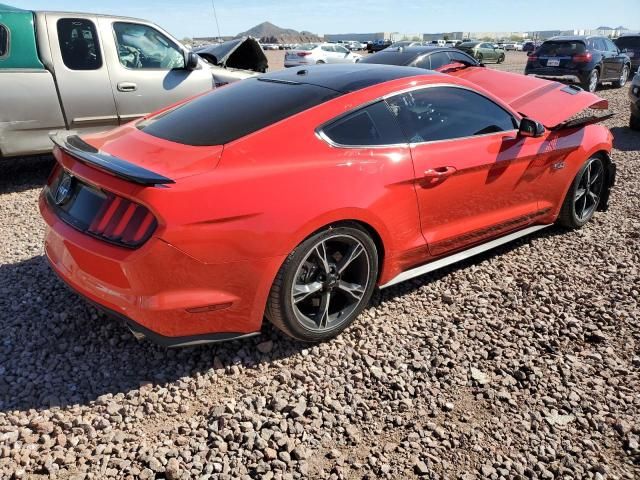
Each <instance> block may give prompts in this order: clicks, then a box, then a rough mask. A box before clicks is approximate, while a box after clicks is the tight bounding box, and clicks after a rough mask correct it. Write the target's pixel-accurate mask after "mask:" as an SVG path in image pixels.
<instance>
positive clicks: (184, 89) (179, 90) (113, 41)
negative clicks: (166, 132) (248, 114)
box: [99, 17, 214, 123]
mask: <svg viewBox="0 0 640 480" xmlns="http://www.w3.org/2000/svg"><path fill="white" fill-rule="evenodd" d="M99 24H100V31H101V33H102V36H103V38H105V45H104V47H105V56H106V59H107V62H108V64H109V74H110V78H111V87H112V91H113V96H114V98H115V101H116V108H117V111H118V117H119V120H120V123H126V122H129V121H131V120H135V119H136V118H139V117H142V116H144V115H146V114H148V113H150V112H153V111H155V110H158V109H160V108H162V107H165V106H167V105H170V104H172V103H175V102H177V101H179V100H182V99H184V98H187V97H191V96H193V95H196V94H199V93H202V92H205V91H207V90H211V89H212V88H213V87H214V80H213V75H212V72H211V70H210V69H209V68H207V67H206V65H205V64H204V62H200V64H199V65H198V67H197V68H196V69H195V70H187V69H185V60H184V49H183V48H182V47H181V46H180V45H179V44H178V43H177V42H176V41H174V40H173V39H172V38H171V37H170V36H169V35H168V34H166V33H165V32H163V31H161V30H160V29H159V28H158V27H156V26H155V25H152V24H147V23H143V22H138V21H133V20H126V21H122V20H118V19H110V18H108V17H101V18H100V19H99ZM107 38H108V40H107Z"/></svg>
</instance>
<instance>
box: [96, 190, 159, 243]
mask: <svg viewBox="0 0 640 480" xmlns="http://www.w3.org/2000/svg"><path fill="white" fill-rule="evenodd" d="M157 225H158V223H157V221H156V219H155V217H154V216H153V214H152V213H151V212H150V211H149V210H148V209H147V208H146V207H144V206H143V205H139V204H137V203H135V202H132V201H131V200H127V199H125V198H122V197H119V196H117V195H114V194H113V193H107V196H106V199H105V200H104V202H103V203H102V206H101V207H100V209H99V210H98V212H97V213H96V216H95V218H94V219H93V221H92V222H91V225H89V228H88V229H87V231H88V232H89V233H91V234H92V235H95V236H98V237H102V238H104V239H106V240H108V241H110V242H114V243H118V244H121V245H124V246H129V247H136V246H139V245H141V244H143V243H144V242H145V241H146V240H147V239H148V238H149V237H150V236H151V234H152V233H153V231H154V230H155V229H156V227H157Z"/></svg>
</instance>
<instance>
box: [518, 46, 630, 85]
mask: <svg viewBox="0 0 640 480" xmlns="http://www.w3.org/2000/svg"><path fill="white" fill-rule="evenodd" d="M629 72H631V61H630V60H629V57H628V56H627V55H625V54H624V53H621V52H620V49H618V47H616V45H615V44H614V43H613V42H612V41H611V40H609V39H608V38H606V37H597V36H561V37H553V38H551V39H549V40H547V41H546V42H544V43H543V44H542V45H541V46H540V47H539V48H538V49H537V50H536V51H535V52H533V53H531V54H530V55H529V58H528V59H527V66H526V67H525V71H524V73H525V75H536V76H539V77H543V78H552V79H555V80H564V81H569V82H574V83H579V84H580V85H581V86H582V88H584V89H585V90H587V91H589V92H595V91H596V89H597V88H598V85H600V84H601V83H603V82H612V83H613V85H614V86H615V87H623V86H624V85H625V84H626V83H627V79H628V78H629Z"/></svg>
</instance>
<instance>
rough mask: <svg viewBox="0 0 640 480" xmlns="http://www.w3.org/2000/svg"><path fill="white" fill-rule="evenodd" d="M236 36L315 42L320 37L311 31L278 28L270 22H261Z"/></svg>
mask: <svg viewBox="0 0 640 480" xmlns="http://www.w3.org/2000/svg"><path fill="white" fill-rule="evenodd" d="M237 37H253V38H257V39H259V40H260V42H261V43H305V42H317V41H319V40H320V38H319V37H318V36H317V35H315V34H313V33H311V32H304V31H303V32H298V31H297V30H293V29H291V28H280V27H278V26H277V25H274V24H273V23H270V22H262V23H261V24H260V25H256V26H255V27H253V28H250V29H249V30H247V31H246V32H242V33H239V34H238V35H237Z"/></svg>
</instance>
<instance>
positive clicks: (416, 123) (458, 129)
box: [387, 87, 516, 143]
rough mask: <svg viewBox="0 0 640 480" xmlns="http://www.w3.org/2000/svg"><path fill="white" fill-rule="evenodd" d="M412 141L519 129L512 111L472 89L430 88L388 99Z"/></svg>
mask: <svg viewBox="0 0 640 480" xmlns="http://www.w3.org/2000/svg"><path fill="white" fill-rule="evenodd" d="M387 102H388V104H389V107H390V109H391V112H392V113H393V114H394V115H395V116H396V118H397V119H398V122H399V123H400V126H401V127H402V130H403V131H404V133H405V135H406V136H407V137H408V138H409V141H410V142H412V143H420V142H433V141H436V140H448V139H453V138H463V137H471V136H474V135H485V134H489V133H496V132H503V131H508V130H513V129H515V128H516V121H515V119H514V118H513V117H512V116H511V114H510V113H509V112H507V111H505V110H504V109H502V107H499V106H498V105H496V104H495V103H493V102H492V101H491V100H489V99H487V98H485V97H483V96H482V95H479V94H477V93H475V92H472V91H470V90H466V89H463V88H456V87H431V88H425V89H422V90H416V91H413V92H408V93H404V94H400V95H397V96H395V97H391V98H389V99H387Z"/></svg>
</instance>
